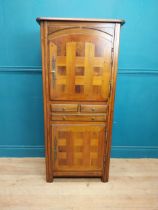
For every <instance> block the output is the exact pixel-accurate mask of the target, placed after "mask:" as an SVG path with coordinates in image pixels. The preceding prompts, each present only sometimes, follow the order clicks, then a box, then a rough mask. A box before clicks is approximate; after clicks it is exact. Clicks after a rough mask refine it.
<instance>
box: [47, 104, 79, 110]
mask: <svg viewBox="0 0 158 210" xmlns="http://www.w3.org/2000/svg"><path fill="white" fill-rule="evenodd" d="M77 110H78V104H51V111H52V112H77Z"/></svg>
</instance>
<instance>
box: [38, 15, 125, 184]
mask: <svg viewBox="0 0 158 210" xmlns="http://www.w3.org/2000/svg"><path fill="white" fill-rule="evenodd" d="M37 22H38V23H40V27H41V47H42V77H43V97H44V130H45V156H46V180H47V182H52V181H53V177H61V176H63V177H64V176H66V177H67V176H71V177H72V176H74V177H76V176H85V177H87V176H88V177H89V176H92V177H93V176H94V177H96V176H97V177H101V179H102V181H103V182H107V181H108V178H109V164H110V150H111V135H112V120H113V110H114V98H115V88H116V76H117V65H118V51H119V36H120V26H121V24H123V23H124V21H122V20H106V19H105V20H103V19H100V20H97V19H56V18H37ZM68 27H71V28H73V29H72V30H71V31H73V33H75V27H83V29H82V30H83V31H84V28H85V27H86V28H87V27H89V28H94V29H95V30H101V31H103V32H104V33H108V34H110V35H109V37H110V36H111V37H112V40H113V41H112V47H111V56H110V57H106V59H108V62H110V63H111V64H110V66H111V67H110V69H111V70H110V71H111V73H110V75H111V76H110V79H109V80H107V81H106V80H105V81H104V83H106V82H108V83H109V87H110V89H109V97H108V100H106V101H104V100H102V99H101V100H97V99H96V100H95V97H94V100H91V99H90V98H89V97H87V98H85V99H84V100H83V99H82V100H79V97H76V96H75V92H74V96H73V95H72V97H71V100H69V99H68V100H67V99H66V98H64V100H63V101H61V100H60V98H59V99H53V100H52V98H51V96H50V88H52V86H50V82H49V75H50V65H51V62H50V60H49V59H48V58H49V57H50V54H49V40H50V37H53V38H54V36H53V34H52V33H54V31H56V30H61V34H63V33H64V32H63V31H64V29H65V28H68ZM62 30H63V31H62ZM76 31H77V30H76ZM66 33H67V34H68V36H69V31H68V30H67V31H66ZM50 34H52V35H50ZM97 34H98V33H96V37H97ZM87 36H88V34H87ZM74 39H76V36H75V38H74ZM83 40H84V38H82V40H81V41H83ZM85 43H86V42H85ZM87 43H89V42H87ZM57 44H58V43H57ZM71 45H72V44H71ZM90 47H91V46H90ZM56 53H57V52H56ZM70 53H71V51H70ZM77 59H79V58H77ZM90 59H91V58H90ZM92 59H93V58H92ZM92 59H91V60H90V61H87V62H92ZM70 63H71V62H70ZM88 64H89V63H88ZM88 68H92V67H88ZM70 69H71V66H70ZM70 71H73V70H70ZM86 71H87V70H86ZM91 71H92V70H91ZM91 71H90V73H89V74H91ZM89 76H90V75H89ZM53 77H54V76H53ZM102 79H104V78H103V76H102ZM70 80H71V74H70ZM73 82H74V81H73ZM74 83H75V82H74ZM89 84H90V83H89ZM102 85H103V84H102ZM77 91H78V90H77ZM79 91H80V89H79ZM75 97H76V98H75ZM53 104H54V105H53ZM64 104H65V105H64ZM99 105H100V106H99ZM82 107H83V108H82ZM76 110H77V112H76ZM82 111H84V112H83V113H82ZM97 112H98V113H97ZM105 116H106V117H105ZM72 123H75V124H77V125H78V126H81V127H83V125H84V124H85V125H87V126H88V125H90V124H91V125H93V126H95V125H96V127H98V126H99V125H101V124H103V125H104V126H105V128H106V129H105V131H106V132H105V133H104V139H105V140H104V144H103V145H102V147H103V156H101V157H100V156H99V153H98V154H96V155H97V157H99V158H101V159H102V169H101V170H99V171H97V170H93V171H90V170H89V171H88V170H86V171H83V170H82V169H81V170H80V168H83V167H82V165H79V166H78V169H77V166H76V165H75V166H73V163H72V162H73V161H74V162H75V161H77V160H76V159H75V157H74V155H75V151H73V149H72V148H74V147H72V145H71V146H69V144H67V145H66V147H67V148H66V149H67V150H68V151H67V152H70V153H72V154H73V155H72V158H71V159H70V158H69V159H70V160H69V161H70V162H68V159H65V160H63V161H60V162H61V163H62V164H67V165H65V166H61V168H64V167H65V168H68V167H69V164H71V168H72V170H65V171H64V170H62V171H61V170H58V169H55V168H54V166H55V165H57V162H55V161H54V153H55V152H56V151H55V152H54V147H55V146H54V144H55V143H54V141H55V140H54V137H53V136H52V125H53V126H54V125H55V126H58V125H60V126H59V127H61V125H62V124H63V125H65V126H69V127H70V125H72ZM93 126H92V127H93ZM87 128H88V127H87ZM74 130H76V129H75V128H74ZM93 130H95V129H93ZM93 130H89V132H90V133H89V134H88V135H90V136H89V137H87V138H89V140H88V142H90V141H91V139H93V138H95V137H94V136H95V133H94V132H93ZM87 132H88V131H87ZM65 135H66V134H65ZM69 135H71V138H73V135H74V134H73V126H72V132H71V134H70V133H69ZM79 135H81V134H79ZM65 138H67V137H65ZM97 138H99V137H97ZM74 140H75V139H74ZM74 140H72V141H74ZM63 141H65V140H63ZM72 141H68V142H70V144H72ZM95 141H97V139H96V140H95ZM82 146H83V148H84V147H85V145H82ZM83 148H82V147H80V150H82V149H83ZM85 148H86V147H85ZM87 148H89V149H90V146H89V147H87ZM93 149H95V150H96V149H97V148H93ZM64 150H65V148H64ZM64 150H63V151H64ZM63 151H62V152H63ZM89 151H90V150H89ZM57 152H61V151H60V150H59V148H58V149H57ZM92 152H93V151H92ZM59 154H60V153H59ZM67 154H69V153H67ZM87 155H89V156H87V157H89V159H88V162H87V164H88V165H87V166H89V167H90V168H91V166H92V164H94V162H95V161H96V159H95V160H94V158H91V156H90V155H91V154H90V153H87ZM68 156H69V155H68ZM93 156H94V155H93ZM83 158H84V162H85V163H86V161H85V158H86V156H84V157H83ZM80 162H81V163H80V164H82V162H83V159H80ZM58 163H59V162H58ZM96 168H97V165H96ZM59 169H60V165H59ZM75 170H76V171H75Z"/></svg>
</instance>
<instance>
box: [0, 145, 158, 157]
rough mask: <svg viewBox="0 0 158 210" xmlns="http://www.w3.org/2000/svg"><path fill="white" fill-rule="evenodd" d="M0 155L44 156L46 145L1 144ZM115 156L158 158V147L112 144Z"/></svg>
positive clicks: (112, 153) (112, 155) (112, 152)
mask: <svg viewBox="0 0 158 210" xmlns="http://www.w3.org/2000/svg"><path fill="white" fill-rule="evenodd" d="M0 157H44V146H8V145H4V146H0ZM111 157H113V158H158V147H157V146H156V147H154V146H153V147H151V146H146V147H145V146H112V151H111Z"/></svg>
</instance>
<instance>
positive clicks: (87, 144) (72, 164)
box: [51, 123, 105, 172]
mask: <svg viewBox="0 0 158 210" xmlns="http://www.w3.org/2000/svg"><path fill="white" fill-rule="evenodd" d="M104 142H105V124H101V123H100V124H99V123H98V124H95V123H93V124H92V123H91V124H90V123H88V124H52V125H51V146H52V154H51V157H52V161H53V162H52V164H53V170H54V171H72V172H79V171H80V172H84V171H85V172H86V171H102V167H103V153H104Z"/></svg>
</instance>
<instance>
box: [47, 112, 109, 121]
mask: <svg viewBox="0 0 158 210" xmlns="http://www.w3.org/2000/svg"><path fill="white" fill-rule="evenodd" d="M51 120H53V121H92V122H96V121H98V122H99V121H101V122H104V121H106V114H101V115H88V114H82V115H81V114H80V115H79V114H78V115H77V114H70V115H69V114H67V115H66V114H63V115H61V114H52V115H51Z"/></svg>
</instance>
